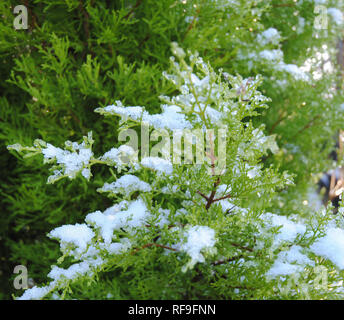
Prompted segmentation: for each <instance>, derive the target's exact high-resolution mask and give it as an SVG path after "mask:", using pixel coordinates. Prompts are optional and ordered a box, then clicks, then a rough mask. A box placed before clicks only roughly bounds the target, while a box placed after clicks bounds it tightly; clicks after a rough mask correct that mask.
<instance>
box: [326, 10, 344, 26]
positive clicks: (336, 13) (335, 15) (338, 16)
mask: <svg viewBox="0 0 344 320" xmlns="http://www.w3.org/2000/svg"><path fill="white" fill-rule="evenodd" d="M327 13H328V14H329V15H330V16H331V17H332V19H333V21H334V22H335V23H336V24H338V25H341V24H343V21H344V19H343V14H342V12H341V11H340V10H339V9H337V8H328V9H327Z"/></svg>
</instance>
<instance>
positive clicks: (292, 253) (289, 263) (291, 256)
mask: <svg viewBox="0 0 344 320" xmlns="http://www.w3.org/2000/svg"><path fill="white" fill-rule="evenodd" d="M301 250H302V248H301V247H300V246H297V245H294V246H292V247H291V248H290V249H289V250H287V251H282V252H280V253H279V254H278V256H277V259H276V260H275V262H274V264H273V266H272V267H271V269H270V270H269V271H268V272H267V274H266V275H267V276H268V277H269V278H276V277H277V276H286V275H291V274H293V273H299V272H302V271H303V270H304V268H305V266H306V265H311V266H314V265H315V263H314V261H312V260H311V259H309V258H308V257H307V256H306V255H305V254H303V253H302V252H301Z"/></svg>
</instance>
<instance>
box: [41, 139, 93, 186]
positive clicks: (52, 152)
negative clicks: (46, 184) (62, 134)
mask: <svg viewBox="0 0 344 320" xmlns="http://www.w3.org/2000/svg"><path fill="white" fill-rule="evenodd" d="M71 145H72V146H73V149H74V150H73V151H69V150H63V149H61V148H57V147H54V146H53V145H51V144H50V143H48V144H47V147H46V148H43V149H42V154H43V156H44V158H45V160H48V161H49V160H53V159H55V160H56V162H57V163H58V164H60V165H61V166H62V171H56V172H54V175H53V176H50V177H49V178H50V179H49V178H48V181H51V179H53V178H58V176H60V175H62V174H65V175H67V176H68V177H69V178H71V179H73V178H75V176H76V174H77V173H78V172H80V171H81V170H83V169H84V168H85V167H86V166H87V165H88V164H89V161H90V159H91V157H92V156H93V152H92V150H91V149H90V148H88V147H86V145H85V143H84V142H83V143H82V144H80V145H79V144H77V143H72V144H71ZM83 175H84V176H85V177H89V176H90V172H87V171H83Z"/></svg>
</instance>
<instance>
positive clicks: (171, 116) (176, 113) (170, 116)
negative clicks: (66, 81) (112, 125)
mask: <svg viewBox="0 0 344 320" xmlns="http://www.w3.org/2000/svg"><path fill="white" fill-rule="evenodd" d="M161 108H162V113H159V114H153V115H150V114H149V113H148V112H147V111H145V110H144V107H124V106H123V105H122V103H121V102H120V101H116V105H110V106H107V107H105V108H98V109H96V110H95V111H96V112H101V113H107V114H112V115H118V116H120V117H121V121H127V120H128V119H131V120H134V121H142V122H146V123H148V124H150V125H152V126H153V127H154V128H156V129H163V128H166V129H171V130H174V129H185V128H192V126H191V124H190V122H189V121H188V120H187V119H186V117H185V115H184V114H183V113H181V111H182V110H181V108H180V107H178V106H176V105H162V106H161Z"/></svg>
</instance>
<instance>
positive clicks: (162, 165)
mask: <svg viewBox="0 0 344 320" xmlns="http://www.w3.org/2000/svg"><path fill="white" fill-rule="evenodd" d="M141 165H142V166H143V167H146V168H150V169H153V170H156V171H158V172H161V173H165V174H167V175H171V174H172V172H173V166H172V163H171V162H170V161H168V160H166V159H163V158H159V157H145V158H143V159H142V160H141Z"/></svg>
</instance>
